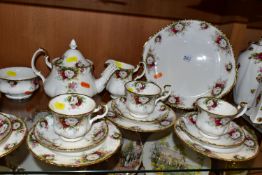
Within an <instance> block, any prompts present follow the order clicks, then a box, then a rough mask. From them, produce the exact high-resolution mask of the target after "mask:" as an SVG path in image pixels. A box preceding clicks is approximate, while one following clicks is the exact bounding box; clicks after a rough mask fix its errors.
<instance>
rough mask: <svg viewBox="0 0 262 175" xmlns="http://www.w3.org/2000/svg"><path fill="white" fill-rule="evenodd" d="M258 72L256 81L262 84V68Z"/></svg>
mask: <svg viewBox="0 0 262 175" xmlns="http://www.w3.org/2000/svg"><path fill="white" fill-rule="evenodd" d="M257 72H258V74H257V76H256V80H257V82H258V83H262V67H260V68H259V69H258V71H257Z"/></svg>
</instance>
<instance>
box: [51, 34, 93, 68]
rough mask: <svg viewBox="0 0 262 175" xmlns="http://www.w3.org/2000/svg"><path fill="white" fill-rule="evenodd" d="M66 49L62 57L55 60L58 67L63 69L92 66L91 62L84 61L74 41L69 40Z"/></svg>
mask: <svg viewBox="0 0 262 175" xmlns="http://www.w3.org/2000/svg"><path fill="white" fill-rule="evenodd" d="M69 47H70V49H68V50H67V51H66V52H65V53H64V55H63V56H62V57H61V58H60V59H59V60H57V61H56V62H58V63H59V65H60V66H64V67H87V66H90V64H92V62H91V61H88V60H87V59H85V57H84V56H83V55H82V53H81V52H80V51H79V50H78V49H77V44H76V41H75V40H74V39H72V40H71V42H70V44H69Z"/></svg>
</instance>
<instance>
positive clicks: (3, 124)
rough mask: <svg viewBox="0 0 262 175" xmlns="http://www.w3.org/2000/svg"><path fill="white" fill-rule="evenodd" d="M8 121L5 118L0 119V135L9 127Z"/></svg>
mask: <svg viewBox="0 0 262 175" xmlns="http://www.w3.org/2000/svg"><path fill="white" fill-rule="evenodd" d="M8 126H9V123H8V122H7V120H5V119H0V135H3V134H4V133H5V132H6V131H7V129H8V128H9V127H8Z"/></svg>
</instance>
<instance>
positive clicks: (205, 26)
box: [200, 22, 209, 30]
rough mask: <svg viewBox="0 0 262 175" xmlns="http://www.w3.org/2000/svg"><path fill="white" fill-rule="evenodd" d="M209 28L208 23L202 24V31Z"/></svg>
mask: <svg viewBox="0 0 262 175" xmlns="http://www.w3.org/2000/svg"><path fill="white" fill-rule="evenodd" d="M208 27H209V25H208V24H207V23H206V22H201V23H200V29H201V30H205V29H207V28H208Z"/></svg>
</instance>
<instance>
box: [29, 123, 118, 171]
mask: <svg viewBox="0 0 262 175" xmlns="http://www.w3.org/2000/svg"><path fill="white" fill-rule="evenodd" d="M106 124H107V125H108V134H107V137H106V138H105V140H104V142H103V143H101V144H99V145H98V146H96V147H93V148H91V149H88V150H85V151H79V152H64V153H61V152H57V151H54V150H52V149H49V148H47V147H45V146H43V145H41V144H40V143H39V142H38V140H37V139H36V137H35V134H34V130H33V129H31V130H30V132H29V134H28V136H27V145H28V148H29V149H30V150H31V152H32V153H33V155H34V156H35V157H36V158H38V159H39V160H41V161H44V162H46V163H48V164H52V165H56V166H63V167H83V166H89V165H93V164H97V163H99V162H102V161H104V160H106V159H108V158H109V157H111V156H112V155H113V154H114V153H115V152H116V151H117V150H118V148H119V147H120V145H121V138H122V136H121V133H120V131H119V130H118V129H117V128H116V126H115V125H113V124H112V123H111V122H110V121H106Z"/></svg>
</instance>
